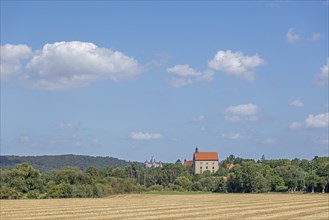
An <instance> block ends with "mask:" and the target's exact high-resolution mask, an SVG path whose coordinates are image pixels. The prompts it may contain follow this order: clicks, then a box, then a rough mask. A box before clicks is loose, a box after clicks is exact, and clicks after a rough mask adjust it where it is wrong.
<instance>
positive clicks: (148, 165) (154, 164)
mask: <svg viewBox="0 0 329 220" xmlns="http://www.w3.org/2000/svg"><path fill="white" fill-rule="evenodd" d="M144 165H145V167H146V168H157V167H162V163H161V161H160V162H156V161H155V159H154V157H153V156H152V157H151V160H150V161H147V160H146V161H145V163H144Z"/></svg>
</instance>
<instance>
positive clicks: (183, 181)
mask: <svg viewBox="0 0 329 220" xmlns="http://www.w3.org/2000/svg"><path fill="white" fill-rule="evenodd" d="M174 185H177V186H179V187H181V188H182V189H183V190H185V191H191V189H192V188H191V187H192V181H191V180H189V179H188V178H187V177H185V176H180V177H177V179H176V180H175V182H174Z"/></svg>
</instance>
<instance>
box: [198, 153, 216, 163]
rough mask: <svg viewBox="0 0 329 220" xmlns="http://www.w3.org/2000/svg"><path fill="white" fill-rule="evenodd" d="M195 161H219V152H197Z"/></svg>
mask: <svg viewBox="0 0 329 220" xmlns="http://www.w3.org/2000/svg"><path fill="white" fill-rule="evenodd" d="M193 158H194V160H215V161H218V154H217V152H196V153H194V157H193Z"/></svg>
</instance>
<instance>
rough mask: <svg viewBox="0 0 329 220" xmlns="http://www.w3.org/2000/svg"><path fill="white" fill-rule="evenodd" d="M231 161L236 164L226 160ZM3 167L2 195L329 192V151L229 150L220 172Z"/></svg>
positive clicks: (169, 167)
mask: <svg viewBox="0 0 329 220" xmlns="http://www.w3.org/2000/svg"><path fill="white" fill-rule="evenodd" d="M231 164H234V166H233V168H231V167H232V166H228V165H231ZM228 168H231V169H228ZM0 171H1V175H0V198H1V199H19V198H33V199H36V198H82V197H104V196H107V195H111V194H118V193H132V192H134V193H139V192H146V191H202V192H220V193H226V192H230V193H265V192H323V193H324V192H327V193H328V192H329V157H314V159H312V160H305V159H303V160H301V159H297V158H296V159H293V160H289V159H277V160H266V159H265V157H264V156H263V157H262V158H261V159H260V160H258V161H255V160H252V159H243V158H239V157H235V156H234V155H230V156H229V157H227V158H226V159H225V160H223V161H222V162H221V164H220V169H219V170H218V171H217V172H215V173H210V172H209V171H206V172H204V173H203V174H201V175H194V174H193V172H192V168H186V167H184V166H183V165H182V163H181V161H180V160H177V161H176V163H167V164H164V165H163V167H162V168H154V169H146V168H145V167H143V166H141V165H140V164H138V163H132V164H130V165H128V166H125V167H116V166H111V167H104V168H96V167H93V166H90V167H88V168H87V169H86V170H81V169H79V168H77V167H63V168H60V169H54V170H52V171H49V172H40V171H39V170H38V169H36V168H34V167H33V166H32V165H31V164H28V163H21V164H18V165H16V166H15V167H14V168H11V169H1V170H0Z"/></svg>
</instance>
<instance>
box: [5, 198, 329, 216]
mask: <svg viewBox="0 0 329 220" xmlns="http://www.w3.org/2000/svg"><path fill="white" fill-rule="evenodd" d="M0 202H1V215H0V216H1V220H5V219H15V220H16V219H17V220H18V219H61V220H63V219H329V195H328V194H195V195H194V194H191V195H152V194H140V195H135V194H134V195H117V196H111V197H107V198H101V199H47V200H2V201H0Z"/></svg>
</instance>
